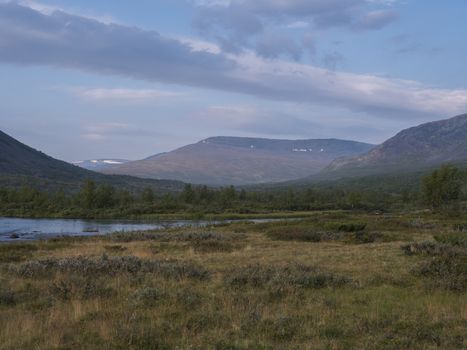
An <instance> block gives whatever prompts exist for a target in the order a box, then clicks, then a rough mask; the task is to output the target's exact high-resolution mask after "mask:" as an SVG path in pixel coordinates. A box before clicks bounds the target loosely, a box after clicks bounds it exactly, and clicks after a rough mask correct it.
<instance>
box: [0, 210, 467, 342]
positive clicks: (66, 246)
mask: <svg viewBox="0 0 467 350" xmlns="http://www.w3.org/2000/svg"><path fill="white" fill-rule="evenodd" d="M466 227H467V216H465V215H460V216H457V217H451V218H448V217H447V216H446V215H443V214H437V213H433V212H428V211H425V212H418V213H416V214H414V213H412V214H391V215H390V214H382V213H374V212H373V213H366V212H356V211H352V212H350V211H327V212H326V211H322V212H316V213H315V214H313V215H310V216H309V217H308V218H306V219H302V220H288V221H286V220H284V221H279V222H270V223H256V224H254V223H251V222H240V223H234V224H229V225H225V224H224V225H213V226H209V227H206V228H200V229H193V228H183V229H167V230H161V231H152V232H140V233H116V234H112V235H108V236H99V237H86V238H84V237H82V238H77V237H75V238H60V239H52V240H45V241H37V242H28V243H15V244H4V245H0V344H1V345H0V348H1V349H398V350H399V349H463V348H466V346H467V339H466V332H465V330H466V325H467V297H466V296H467V234H466Z"/></svg>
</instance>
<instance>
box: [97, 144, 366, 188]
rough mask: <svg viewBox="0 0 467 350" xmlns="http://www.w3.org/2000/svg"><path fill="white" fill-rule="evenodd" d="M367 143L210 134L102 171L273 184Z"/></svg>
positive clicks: (314, 169) (309, 171)
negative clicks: (196, 140) (180, 146)
mask: <svg viewBox="0 0 467 350" xmlns="http://www.w3.org/2000/svg"><path fill="white" fill-rule="evenodd" d="M372 147H373V145H370V144H366V143H361V142H354V141H344V140H336V139H324V140H274V139H261V138H247V137H212V138H208V139H205V140H202V141H200V142H198V143H196V144H191V145H188V146H185V147H182V148H179V149H177V150H174V151H172V152H168V153H163V154H158V155H155V156H152V157H149V158H147V159H144V160H140V161H135V162H128V163H126V164H122V165H118V166H113V167H111V168H108V169H104V170H102V172H104V173H106V174H119V175H131V176H138V177H142V178H151V179H162V178H165V179H174V180H180V181H184V182H191V183H196V184H209V185H230V184H232V185H243V184H255V183H264V182H277V181H287V180H292V179H297V178H300V177H304V176H307V175H310V174H315V173H317V172H319V171H320V170H322V169H324V168H325V167H326V166H328V165H329V164H330V163H331V162H332V161H333V160H334V159H336V158H338V157H344V156H353V155H358V154H362V153H365V152H367V151H368V150H369V149H371V148H372Z"/></svg>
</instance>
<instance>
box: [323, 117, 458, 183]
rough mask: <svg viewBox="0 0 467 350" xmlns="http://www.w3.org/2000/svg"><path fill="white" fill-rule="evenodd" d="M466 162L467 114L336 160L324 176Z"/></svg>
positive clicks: (412, 129)
mask: <svg viewBox="0 0 467 350" xmlns="http://www.w3.org/2000/svg"><path fill="white" fill-rule="evenodd" d="M466 160H467V114H463V115H459V116H457V117H454V118H451V119H446V120H440V121H436V122H431V123H426V124H422V125H419V126H416V127H413V128H409V129H406V130H403V131H401V132H400V133H398V134H397V135H396V136H394V137H392V138H390V139H389V140H387V141H386V142H384V143H383V144H381V145H379V146H377V147H375V148H373V149H372V150H370V151H369V152H367V153H365V154H362V155H359V156H355V157H350V158H341V159H337V160H335V161H334V162H332V163H331V165H330V166H329V167H327V168H326V169H325V171H324V172H323V174H331V173H337V172H338V173H340V174H342V175H351V174H364V173H376V172H397V171H401V170H412V169H422V168H427V167H432V166H436V165H439V164H443V163H457V162H463V161H466Z"/></svg>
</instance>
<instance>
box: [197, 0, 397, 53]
mask: <svg viewBox="0 0 467 350" xmlns="http://www.w3.org/2000/svg"><path fill="white" fill-rule="evenodd" d="M370 4H372V5H373V6H375V5H376V6H382V8H380V9H378V10H376V11H375V10H373V11H370V10H369V9H368V8H369V5H370ZM392 4H393V2H390V3H388V2H381V1H372V2H370V1H368V0H287V1H284V0H254V1H251V0H226V1H195V5H197V7H196V8H197V13H196V16H195V19H194V21H193V25H194V27H195V28H196V29H197V31H198V33H200V34H201V35H204V36H205V37H207V38H209V39H212V40H215V41H217V42H218V43H219V44H220V45H221V47H222V48H223V49H224V50H226V51H229V52H234V53H239V52H241V51H242V50H245V49H250V50H255V51H256V53H257V54H258V55H260V56H262V57H266V58H271V57H272V58H276V57H280V56H283V55H285V56H289V57H291V58H293V59H294V60H299V59H300V57H301V56H302V54H303V53H304V51H306V46H307V45H306V38H307V36H309V35H310V33H313V32H314V31H322V30H325V29H329V28H333V27H348V28H350V29H352V30H356V31H366V30H379V29H381V28H383V27H385V26H386V25H389V24H390V23H392V22H394V21H395V20H397V18H398V13H397V12H396V11H395V10H394V9H391V8H387V7H388V6H390V5H392ZM285 28H287V29H291V28H292V29H298V28H301V29H306V31H305V33H302V34H301V36H302V38H301V39H299V38H297V35H292V34H291V33H290V32H288V31H287V30H284V29H285ZM281 29H282V30H281ZM271 37H275V38H276V41H275V43H274V41H273V40H271ZM284 38H286V39H287V40H284ZM265 41H267V45H265V44H264V43H265Z"/></svg>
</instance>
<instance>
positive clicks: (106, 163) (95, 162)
mask: <svg viewBox="0 0 467 350" xmlns="http://www.w3.org/2000/svg"><path fill="white" fill-rule="evenodd" d="M128 162H129V160H126V159H113V158H105V159H92V160H80V161H77V162H71V164H73V165H76V166H79V167H80V168H83V169H88V170H92V171H99V170H102V169H106V168H110V167H113V166H116V165H121V164H125V163H128Z"/></svg>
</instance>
